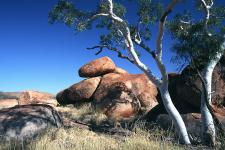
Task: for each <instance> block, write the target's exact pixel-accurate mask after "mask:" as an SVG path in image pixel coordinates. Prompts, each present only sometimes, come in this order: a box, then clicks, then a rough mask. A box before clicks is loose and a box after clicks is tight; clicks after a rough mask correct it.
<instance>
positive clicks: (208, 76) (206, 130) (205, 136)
mask: <svg viewBox="0 0 225 150" xmlns="http://www.w3.org/2000/svg"><path fill="white" fill-rule="evenodd" d="M212 72H213V68H211V67H209V66H207V68H206V69H205V70H204V72H203V78H204V79H205V87H206V88H205V89H206V91H204V90H202V94H201V115H202V117H201V118H202V140H203V143H204V144H207V145H215V140H216V139H215V137H216V131H215V126H214V122H213V117H212V114H211V113H210V111H209V109H208V107H207V104H206V101H205V99H206V97H205V95H206V94H207V100H208V101H209V104H211V82H212ZM202 89H203V88H202ZM205 92H206V94H205Z"/></svg>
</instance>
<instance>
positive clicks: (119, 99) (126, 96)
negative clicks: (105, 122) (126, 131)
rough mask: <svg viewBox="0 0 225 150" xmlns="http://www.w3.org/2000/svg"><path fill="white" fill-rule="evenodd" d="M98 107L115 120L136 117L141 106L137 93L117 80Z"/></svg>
mask: <svg viewBox="0 0 225 150" xmlns="http://www.w3.org/2000/svg"><path fill="white" fill-rule="evenodd" d="M98 108H100V109H101V110H102V112H103V113H105V114H106V115H107V116H108V118H109V119H110V120H111V121H113V122H115V123H116V122H118V121H121V120H122V119H127V118H131V117H134V116H135V115H136V114H137V113H138V111H139V109H140V108H141V106H140V102H139V100H138V98H137V97H136V95H135V94H134V93H133V92H132V91H131V90H129V89H128V88H127V87H126V85H125V84H124V83H122V82H116V83H114V84H112V85H111V86H110V88H109V91H108V93H107V95H106V96H105V97H104V98H103V99H102V101H101V103H99V105H98Z"/></svg>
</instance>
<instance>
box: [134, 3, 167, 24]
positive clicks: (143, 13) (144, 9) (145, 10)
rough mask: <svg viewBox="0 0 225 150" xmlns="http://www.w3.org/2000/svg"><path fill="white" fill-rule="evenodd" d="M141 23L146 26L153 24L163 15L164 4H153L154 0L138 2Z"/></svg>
mask: <svg viewBox="0 0 225 150" xmlns="http://www.w3.org/2000/svg"><path fill="white" fill-rule="evenodd" d="M138 4H139V6H138V12H137V14H138V16H139V21H140V22H141V23H143V24H145V25H149V24H153V23H155V22H156V21H158V20H159V18H160V17H161V15H162V10H163V7H162V4H161V3H155V2H152V0H138Z"/></svg>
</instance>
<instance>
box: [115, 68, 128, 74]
mask: <svg viewBox="0 0 225 150" xmlns="http://www.w3.org/2000/svg"><path fill="white" fill-rule="evenodd" d="M113 73H117V74H128V72H127V71H126V70H124V69H122V68H119V67H116V69H115V70H114V71H113Z"/></svg>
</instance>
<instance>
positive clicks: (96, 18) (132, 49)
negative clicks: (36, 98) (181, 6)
mask: <svg viewBox="0 0 225 150" xmlns="http://www.w3.org/2000/svg"><path fill="white" fill-rule="evenodd" d="M119 2H121V1H117V3H116V2H114V1H113V0H100V2H99V4H98V7H97V9H96V10H95V11H82V10H80V9H77V8H75V6H74V5H73V4H72V3H70V2H68V1H65V0H60V1H59V2H58V4H56V5H55V6H54V7H53V9H52V10H51V12H50V14H49V21H50V23H54V22H56V21H59V22H63V23H65V24H66V25H68V26H69V27H72V28H73V29H75V31H84V30H88V29H92V27H93V26H94V25H95V26H96V27H97V28H103V29H106V30H107V31H108V33H106V34H102V35H100V42H99V44H97V45H95V46H93V47H91V48H89V49H98V50H99V51H98V52H97V53H96V54H99V53H101V52H102V51H103V50H104V49H108V50H111V51H114V52H116V53H117V54H118V57H120V58H123V59H126V60H128V61H130V62H131V63H132V64H134V65H136V66H137V67H138V68H139V69H140V70H142V71H143V72H144V73H145V74H146V75H147V77H148V78H149V80H151V81H152V82H154V83H155V85H156V86H157V87H158V88H159V90H160V93H161V97H162V99H163V104H164V106H165V108H166V110H167V112H168V114H169V115H170V117H171V118H172V119H173V121H174V123H175V125H176V129H177V130H178V133H179V135H180V139H181V142H183V143H184V144H190V140H189V137H188V133H187V130H186V127H185V124H184V122H183V120H182V118H181V115H180V114H179V112H178V111H177V109H176V108H175V106H174V104H173V103H172V100H171V97H170V94H169V92H168V76H167V72H166V67H165V65H164V64H163V62H162V52H163V49H162V45H163V44H162V40H163V34H164V28H165V23H166V20H167V16H168V15H169V14H170V13H171V11H172V10H173V8H174V7H175V5H176V4H177V2H178V0H172V1H171V2H170V3H169V5H168V6H167V8H165V9H163V7H162V5H160V4H159V3H155V2H152V1H151V0H138V10H137V18H138V19H137V21H136V23H129V22H128V21H129V19H128V17H126V11H127V10H126V7H125V6H123V5H122V3H119ZM136 2H137V1H136ZM130 11H133V10H130ZM132 21H133V20H132ZM157 21H159V31H158V36H157V37H156V41H157V42H156V47H157V48H156V50H152V48H150V46H148V45H147V44H146V41H148V40H150V35H151V32H150V31H151V25H152V24H153V23H155V22H157ZM137 47H138V48H140V49H143V50H144V51H146V52H148V53H149V54H150V55H151V56H152V58H153V59H154V61H155V62H156V64H157V66H158V69H159V71H160V73H161V76H162V78H161V79H160V78H158V77H157V76H155V75H154V74H153V72H152V70H151V69H150V68H149V67H148V66H147V65H146V64H145V63H143V61H142V60H141V59H140V57H139V54H138V52H137ZM124 50H125V51H126V52H125V53H124Z"/></svg>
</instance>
